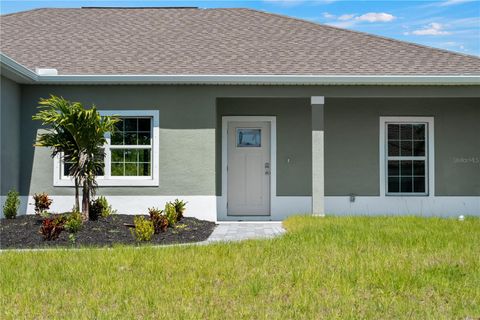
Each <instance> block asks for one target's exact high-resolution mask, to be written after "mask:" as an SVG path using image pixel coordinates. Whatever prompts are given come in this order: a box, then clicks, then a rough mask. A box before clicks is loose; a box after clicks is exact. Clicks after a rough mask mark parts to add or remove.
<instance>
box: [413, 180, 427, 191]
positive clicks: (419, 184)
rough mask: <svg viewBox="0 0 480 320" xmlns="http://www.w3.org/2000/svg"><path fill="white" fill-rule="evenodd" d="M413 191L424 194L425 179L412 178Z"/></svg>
mask: <svg viewBox="0 0 480 320" xmlns="http://www.w3.org/2000/svg"><path fill="white" fill-rule="evenodd" d="M413 191H414V192H425V177H415V178H413Z"/></svg>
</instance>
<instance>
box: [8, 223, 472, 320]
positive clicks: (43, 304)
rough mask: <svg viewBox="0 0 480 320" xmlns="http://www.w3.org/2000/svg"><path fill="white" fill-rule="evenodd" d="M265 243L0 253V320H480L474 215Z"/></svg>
mask: <svg viewBox="0 0 480 320" xmlns="http://www.w3.org/2000/svg"><path fill="white" fill-rule="evenodd" d="M284 224H285V226H286V227H287V229H288V231H289V232H288V234H287V235H285V236H283V237H281V238H277V239H273V240H264V241H247V242H242V243H234V244H216V245H209V246H182V247H167V248H152V247H144V248H131V247H119V248H115V249H111V250H108V249H101V250H91V249H90V250H62V251H42V252H6V253H2V254H0V290H1V292H0V305H1V308H0V310H1V311H0V318H2V319H10V318H14V319H24V318H44V319H52V318H74V319H80V318H115V319H118V318H137V319H138V318H157V319H158V318H164V317H170V318H173V319H177V318H178V319H206V318H218V319H239V318H244V319H251V318H255V319H266V318H269V319H270V318H282V319H293V318H308V319H315V318H316V319H318V318H342V319H346V318H378V319H386V318H387V319H393V318H400V319H402V318H408V319H412V318H414V319H465V318H467V317H471V318H475V317H480V219H473V218H469V219H466V220H465V221H463V222H460V221H456V220H454V219H437V218H413V217H401V218H395V217H389V218H385V217H381V218H367V217H356V218H334V217H327V218H311V217H308V218H307V217H296V218H291V219H288V220H287V221H286V222H285V223H284Z"/></svg>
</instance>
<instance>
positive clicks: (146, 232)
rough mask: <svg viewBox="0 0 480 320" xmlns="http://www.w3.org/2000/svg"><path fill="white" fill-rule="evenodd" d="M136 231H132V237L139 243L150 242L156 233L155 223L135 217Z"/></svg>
mask: <svg viewBox="0 0 480 320" xmlns="http://www.w3.org/2000/svg"><path fill="white" fill-rule="evenodd" d="M133 223H134V224H135V229H131V232H132V235H133V236H134V237H135V239H137V241H150V240H152V236H153V234H154V233H155V229H154V228H153V222H152V221H150V220H147V219H145V217H142V216H140V217H135V218H134V219H133Z"/></svg>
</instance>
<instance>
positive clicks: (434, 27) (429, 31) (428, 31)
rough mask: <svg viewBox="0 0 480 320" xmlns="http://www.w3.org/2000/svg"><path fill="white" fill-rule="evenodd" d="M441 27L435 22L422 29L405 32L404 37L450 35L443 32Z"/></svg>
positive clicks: (447, 32)
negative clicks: (412, 35)
mask: <svg viewBox="0 0 480 320" xmlns="http://www.w3.org/2000/svg"><path fill="white" fill-rule="evenodd" d="M443 28H444V27H443V25H442V24H440V23H437V22H432V23H430V24H429V25H428V26H425V27H424V28H423V29H418V30H414V31H412V32H405V33H404V34H405V35H409V34H414V35H417V36H444V35H447V34H451V32H449V31H445V30H443Z"/></svg>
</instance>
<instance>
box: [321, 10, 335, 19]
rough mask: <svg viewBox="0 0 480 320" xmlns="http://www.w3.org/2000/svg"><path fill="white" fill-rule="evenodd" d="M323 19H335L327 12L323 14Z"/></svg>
mask: <svg viewBox="0 0 480 320" xmlns="http://www.w3.org/2000/svg"><path fill="white" fill-rule="evenodd" d="M323 17H324V18H325V19H335V18H336V16H335V15H334V14H331V13H328V12H324V13H323Z"/></svg>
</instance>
